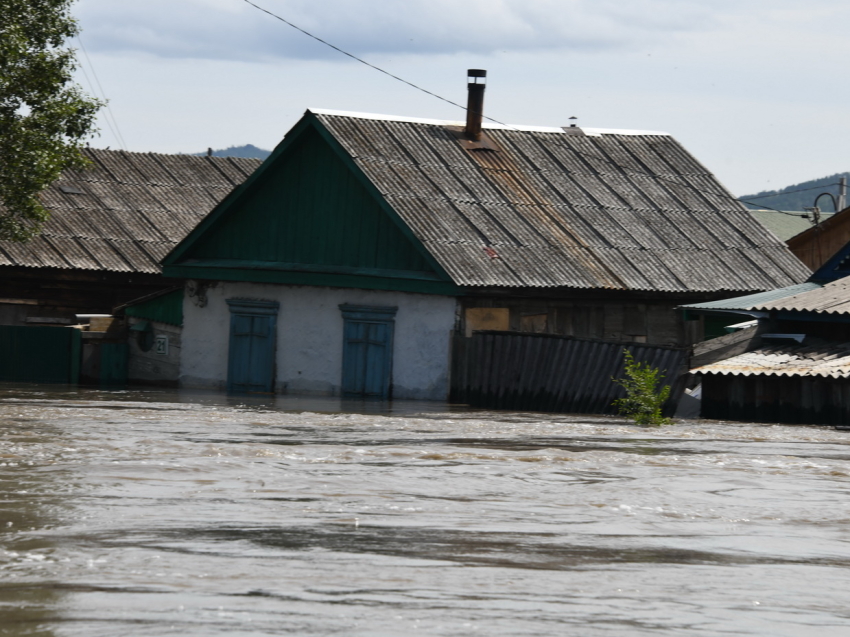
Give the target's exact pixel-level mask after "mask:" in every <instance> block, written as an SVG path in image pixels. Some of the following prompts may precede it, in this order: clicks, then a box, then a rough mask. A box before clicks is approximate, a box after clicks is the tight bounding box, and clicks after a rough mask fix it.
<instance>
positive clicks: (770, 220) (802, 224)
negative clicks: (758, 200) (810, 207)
mask: <svg viewBox="0 0 850 637" xmlns="http://www.w3.org/2000/svg"><path fill="white" fill-rule="evenodd" d="M750 214H751V215H753V216H754V217H755V218H756V219H758V220H759V223H761V225H763V226H764V227H765V228H767V229H768V230H770V231H771V232H772V233H773V234H775V235H776V236H777V237H778V238H779V239H781V240H782V241H786V242H787V241H788V240H789V239H791V237H796V236H797V235H799V234H801V233H803V232H806V231H808V230H811V229H812V228H814V225H813V224H812V222H811V220H810V219H809V218H808V217H810V216H811V215H810V214H809V213H805V212H798V211H786V212H785V213H784V214H783V213H781V212H777V211H776V210H750ZM834 214H835V213H834V212H822V213H821V220H822V221H826V220H827V219H829V218H830V217H832V216H833V215H834Z"/></svg>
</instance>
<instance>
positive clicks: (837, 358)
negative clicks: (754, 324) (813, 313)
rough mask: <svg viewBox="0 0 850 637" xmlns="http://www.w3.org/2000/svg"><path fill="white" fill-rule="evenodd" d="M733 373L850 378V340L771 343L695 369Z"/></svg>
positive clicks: (740, 374)
mask: <svg viewBox="0 0 850 637" xmlns="http://www.w3.org/2000/svg"><path fill="white" fill-rule="evenodd" d="M691 373H693V374H718V375H731V376H816V377H817V376H819V377H827V378H847V377H850V343H831V342H828V341H823V340H819V339H807V340H806V342H805V343H804V344H802V345H797V344H792V345H787V344H782V345H769V346H765V347H761V348H759V349H756V350H753V351H751V352H746V353H745V354H740V355H738V356H733V357H732V358H727V359H726V360H722V361H718V362H716V363H712V364H710V365H704V366H703V367H697V368H695V369H692V370H691Z"/></svg>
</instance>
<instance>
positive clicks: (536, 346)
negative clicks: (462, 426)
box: [451, 332, 689, 414]
mask: <svg viewBox="0 0 850 637" xmlns="http://www.w3.org/2000/svg"><path fill="white" fill-rule="evenodd" d="M625 349H628V350H629V351H630V352H631V353H632V356H634V358H635V360H637V361H639V362H645V363H649V364H650V365H651V366H652V367H655V368H658V369H661V370H663V372H664V375H665V382H667V383H668V384H671V385H672V391H671V397H670V400H669V401H668V403H667V405H666V407H665V413H667V414H672V413H673V412H674V411H675V409H676V404H677V403H678V401H679V398H680V397H681V395H682V393H683V391H684V387H685V373H686V372H687V370H688V354H689V351H688V350H687V349H682V348H674V347H660V346H655V345H643V344H640V343H627V344H624V343H614V342H610V341H599V340H591V339H583V338H574V337H570V336H554V335H548V334H527V333H516V332H475V333H473V335H472V336H471V337H469V338H467V337H465V336H463V335H455V337H454V342H453V352H452V390H451V400H452V401H453V402H458V403H466V404H469V405H471V406H473V407H479V408H485V409H513V410H528V411H549V412H563V413H580V414H609V413H616V410H615V409H614V408H613V407H612V406H611V403H612V402H613V401H614V400H615V399H616V398H620V397H622V396H623V395H624V393H623V389H622V388H621V387H620V386H619V385H617V384H616V383H614V382H613V380H612V379H613V378H620V377H621V376H622V375H623V365H624V359H625V356H624V350H625Z"/></svg>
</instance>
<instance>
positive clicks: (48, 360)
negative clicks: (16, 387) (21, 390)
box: [0, 325, 81, 383]
mask: <svg viewBox="0 0 850 637" xmlns="http://www.w3.org/2000/svg"><path fill="white" fill-rule="evenodd" d="M80 347H81V335H80V332H79V330H75V329H69V328H63V327H40V326H18V325H0V381H3V382H11V383H76V382H77V381H78V380H79V371H80Z"/></svg>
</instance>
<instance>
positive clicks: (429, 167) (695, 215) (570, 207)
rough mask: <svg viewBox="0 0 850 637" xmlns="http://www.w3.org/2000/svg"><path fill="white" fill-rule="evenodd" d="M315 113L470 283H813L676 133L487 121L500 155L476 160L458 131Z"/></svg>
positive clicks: (689, 288) (721, 287) (749, 286)
mask: <svg viewBox="0 0 850 637" xmlns="http://www.w3.org/2000/svg"><path fill="white" fill-rule="evenodd" d="M312 113H313V114H314V115H315V116H316V117H317V118H318V119H319V120H320V121H321V122H322V124H323V125H324V126H325V127H326V128H327V129H328V130H329V131H330V132H331V134H332V135H333V137H334V138H335V139H336V140H337V141H338V142H339V143H340V144H341V145H342V146H343V148H344V149H345V150H346V151H347V152H348V153H349V154H350V155H351V157H353V158H354V161H355V162H356V164H357V165H358V166H359V167H360V168H361V169H362V170H363V172H364V173H365V174H366V175H367V177H368V178H369V179H370V180H371V182H372V183H373V184H374V185H375V187H376V188H377V189H378V190H379V191H380V192H381V193H382V194H383V196H384V197H385V198H386V200H387V201H388V202H389V203H390V205H391V206H392V207H393V208H394V209H395V211H396V212H397V213H398V214H399V215H400V217H401V218H402V219H403V220H404V222H405V223H406V224H407V225H409V226H410V228H411V229H412V231H413V232H414V234H415V235H416V236H417V237H418V238H419V239H420V240H421V241H422V242H423V243H424V245H425V246H426V248H427V249H428V250H429V251H430V252H431V254H432V255H433V256H434V258H435V259H436V260H437V261H438V262H439V263H440V265H441V266H442V267H443V268H444V269H445V270H446V271H447V272H448V273H449V275H450V276H451V277H452V279H453V280H454V282H455V283H457V284H458V285H461V286H468V287H474V286H494V287H541V288H547V287H571V288H590V289H592V288H608V289H618V290H647V291H662V292H720V291H730V292H746V291H758V290H768V289H773V288H777V287H785V286H788V285H793V284H795V283H799V282H801V281H804V280H805V279H806V278H807V277H808V275H809V271H808V270H807V268H806V267H805V266H804V265H802V264H801V263H800V261H799V260H797V258H796V257H794V255H793V254H792V253H791V252H790V251H788V249H787V248H786V247H785V245H784V244H783V243H781V242H780V241H778V240H777V238H776V237H775V236H774V235H772V234H771V233H770V232H768V231H767V230H765V228H764V227H763V226H762V225H761V224H759V223H758V221H756V220H755V219H754V218H753V217H752V215H751V214H750V213H749V212H748V211H747V210H746V208H744V206H743V205H741V204H739V203H737V202H736V201H735V200H734V197H733V196H732V195H731V194H730V193H729V192H728V191H727V190H726V189H725V188H724V187H723V186H722V185H721V184H720V183H719V182H718V181H717V180H716V179H715V178H714V176H713V175H712V174H711V173H709V172H708V171H707V170H706V169H705V168H704V167H703V166H702V165H701V164H700V163H699V162H697V161H696V160H695V159H694V158H693V157H692V156H691V155H690V154H689V153H688V152H687V151H686V150H685V149H684V148H682V146H680V145H679V144H678V143H677V142H676V140H674V139H673V138H672V137H670V136H668V135H666V134H663V133H658V134H656V133H652V134H636V133H634V132H621V133H618V132H599V131H594V130H591V129H585V130H584V131H583V132H584V134H582V132H581V129H572V130H571V131H570V132H569V133H568V132H566V131H565V130H562V129H555V128H529V129H525V130H515V129H513V127H511V128H505V127H498V126H488V125H486V124H485V127H484V128H485V134H486V135H487V136H488V137H489V138H490V139H491V140H492V141H493V142H494V143H495V145H496V146H497V147H498V150H496V151H488V150H476V151H467V150H465V149H464V148H462V147H461V145H460V143H459V142H458V141H457V140H456V139H455V138H454V136H453V135H452V133H451V132H450V130H449V129H448V128H447V126H446V125H447V124H450V123H449V122H437V121H433V120H411V119H407V118H392V117H384V116H370V115H362V114H350V113H349V114H346V113H338V112H334V111H319V110H314V111H312ZM485 248H490V251H487V250H485ZM492 251H494V252H492ZM493 254H495V255H498V257H497V258H493V256H492V255H493Z"/></svg>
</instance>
